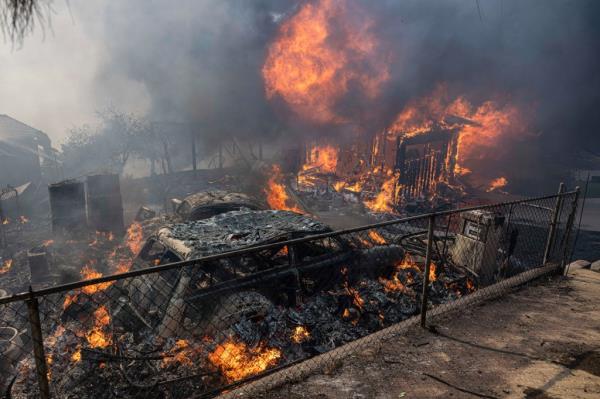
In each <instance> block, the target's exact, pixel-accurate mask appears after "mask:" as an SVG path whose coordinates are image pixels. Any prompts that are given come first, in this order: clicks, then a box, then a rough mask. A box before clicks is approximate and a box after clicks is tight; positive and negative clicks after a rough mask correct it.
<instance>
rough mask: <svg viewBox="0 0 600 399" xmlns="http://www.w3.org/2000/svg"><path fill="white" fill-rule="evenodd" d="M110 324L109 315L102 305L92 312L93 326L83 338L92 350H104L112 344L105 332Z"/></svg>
mask: <svg viewBox="0 0 600 399" xmlns="http://www.w3.org/2000/svg"><path fill="white" fill-rule="evenodd" d="M109 324H110V315H109V314H108V310H107V309H106V307H105V306H104V305H102V306H100V307H98V309H96V310H95V311H94V326H93V327H92V328H91V329H90V330H89V331H88V332H87V333H86V334H85V338H86V340H87V342H88V344H89V345H90V347H92V348H106V347H107V346H109V345H110V344H111V343H112V340H111V338H110V336H109V335H108V334H107V333H106V332H105V329H106V327H107V326H108V325H109Z"/></svg>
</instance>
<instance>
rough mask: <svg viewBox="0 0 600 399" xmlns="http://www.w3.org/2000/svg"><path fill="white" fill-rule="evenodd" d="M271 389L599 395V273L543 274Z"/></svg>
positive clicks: (298, 394)
mask: <svg viewBox="0 0 600 399" xmlns="http://www.w3.org/2000/svg"><path fill="white" fill-rule="evenodd" d="M431 330H432V331H426V330H421V329H415V330H413V331H410V332H409V333H407V334H404V335H403V336H399V337H396V338H393V339H391V340H389V341H386V342H384V344H383V345H381V346H380V347H372V348H367V349H364V350H363V351H362V352H361V353H358V354H357V355H355V356H352V357H349V358H346V359H345V360H344V361H343V362H342V363H340V364H337V365H335V366H333V367H332V368H331V369H328V370H324V371H323V372H322V373H320V374H315V375H312V376H310V377H309V378H307V379H306V380H303V381H301V382H297V383H295V384H289V385H285V386H283V387H281V388H279V389H277V390H275V391H271V392H269V393H267V394H265V395H264V396H263V398H269V399H271V398H290V399H297V398H314V399H330V398H331V399H333V398H353V399H354V398H375V399H388V398H390V399H391V398H528V399H533V398H536V399H558V398H600V273H595V272H592V271H589V270H577V271H574V272H573V273H572V274H571V275H570V276H569V277H567V278H564V277H553V278H544V279H543V280H540V281H537V282H535V283H532V284H531V285H529V286H528V287H524V288H521V289H520V290H518V291H515V292H513V293H510V294H508V295H506V296H504V297H502V298H500V299H497V300H495V301H492V302H487V303H484V304H480V305H478V306H476V307H475V308H472V309H470V310H468V311H467V312H464V313H462V314H460V315H454V316H449V317H446V318H445V319H441V320H438V321H437V322H436V324H435V325H434V326H433V328H432V329H431Z"/></svg>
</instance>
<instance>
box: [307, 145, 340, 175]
mask: <svg viewBox="0 0 600 399" xmlns="http://www.w3.org/2000/svg"><path fill="white" fill-rule="evenodd" d="M338 152H339V150H338V148H336V147H334V146H332V145H329V144H327V145H321V146H319V145H314V146H312V147H311V148H310V151H308V154H307V160H306V163H305V164H304V165H302V170H308V169H313V168H318V169H319V170H320V171H321V172H323V173H335V169H336V166H337V162H338Z"/></svg>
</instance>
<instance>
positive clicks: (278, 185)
mask: <svg viewBox="0 0 600 399" xmlns="http://www.w3.org/2000/svg"><path fill="white" fill-rule="evenodd" d="M283 180H284V177H283V174H282V172H281V167H280V166H279V165H273V166H272V167H271V174H270V176H269V179H268V181H267V187H266V188H265V190H264V191H265V194H266V196H267V203H268V204H269V207H271V209H279V210H285V211H293V212H298V213H303V212H302V210H301V209H300V208H299V207H298V206H296V205H294V204H293V203H292V200H291V199H290V197H289V194H288V192H287V188H286V186H285V184H284V182H283Z"/></svg>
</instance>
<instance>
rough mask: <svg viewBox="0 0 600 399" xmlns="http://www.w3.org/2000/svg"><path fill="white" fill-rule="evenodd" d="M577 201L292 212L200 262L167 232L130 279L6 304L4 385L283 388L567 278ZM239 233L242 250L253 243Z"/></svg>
mask: <svg viewBox="0 0 600 399" xmlns="http://www.w3.org/2000/svg"><path fill="white" fill-rule="evenodd" d="M577 198H578V191H571V192H563V190H561V193H560V194H558V195H553V196H548V197H541V198H535V199H529V200H523V201H514V202H507V203H502V204H497V205H489V206H479V207H473V208H468V209H461V210H453V211H446V212H439V213H433V214H428V215H423V216H418V217H410V218H404V219H398V220H393V221H388V222H384V223H379V224H376V225H371V226H364V227H360V228H355V229H349V230H343V231H337V232H331V231H324V232H321V233H318V231H319V230H320V229H321V226H322V225H320V224H319V223H318V222H316V221H311V219H310V218H308V217H301V216H298V215H296V216H293V215H294V214H292V213H279V214H278V215H280V216H279V217H290V218H293V217H296V218H301V219H302V220H301V221H302V223H300V222H298V223H296V225H297V226H299V227H298V228H297V229H296V230H294V229H290V231H289V234H288V235H287V236H286V237H284V238H279V239H278V240H275V242H270V243H268V244H261V245H259V246H255V247H252V248H243V249H239V250H235V251H230V252H226V253H216V254H214V255H209V256H204V257H202V258H199V259H193V260H189V261H176V260H177V259H178V257H177V256H176V254H175V252H177V251H179V252H184V251H185V249H186V248H188V247H186V246H185V245H183V244H185V243H186V242H188V241H186V239H184V238H181V237H179V238H180V239H179V240H174V239H173V237H171V239H170V240H169V239H166V238H164V237H162V239H161V238H160V237H159V236H157V237H155V238H153V239H150V240H149V241H148V242H147V244H146V245H145V246H144V248H143V249H142V251H141V252H140V254H139V256H138V258H137V259H136V260H135V261H134V267H133V268H132V270H131V271H129V272H127V273H123V274H119V275H114V276H106V277H100V278H97V279H92V280H89V281H83V282H77V283H72V284H67V285H63V286H58V287H52V288H48V289H43V290H38V291H30V292H26V293H22V294H17V295H13V296H11V297H5V298H1V299H0V387H1V389H2V392H3V393H5V394H7V395H10V397H12V398H26V397H42V398H47V397H60V398H63V397H64V398H69V397H73V398H75V397H77V398H88V397H90V398H91V397H93V398H123V397H131V398H136V397H162V398H187V397H195V398H203V397H206V398H208V397H214V396H217V395H219V394H223V393H226V392H230V393H231V392H232V390H233V392H236V391H235V389H239V390H242V391H246V392H249V390H250V389H251V388H252V387H256V386H259V385H260V381H257V380H258V379H261V381H269V384H270V385H269V386H272V385H273V384H276V383H278V382H282V381H285V380H289V379H290V378H293V377H297V376H298V375H299V374H300V373H302V372H308V371H310V370H314V369H315V368H316V367H318V366H319V365H322V364H324V362H327V361H332V360H333V359H336V358H339V357H341V356H344V355H345V354H348V353H351V352H352V351H354V350H356V349H357V348H359V347H360V346H362V345H364V344H366V343H368V342H372V341H373V340H377V339H381V338H382V337H385V336H389V335H392V334H397V333H398V332H400V331H401V330H402V329H403V328H405V327H406V326H408V325H416V324H418V323H421V325H423V326H426V325H427V323H429V322H430V321H431V320H432V319H433V318H434V317H436V316H437V315H439V314H442V313H446V312H449V311H452V310H457V309H459V308H460V306H461V305H463V306H464V305H465V304H468V303H470V302H473V301H475V300H480V299H483V298H489V297H492V296H495V295H500V294H501V293H502V292H504V291H505V290H506V289H507V288H510V287H514V286H517V285H520V284H523V283H524V282H526V281H529V280H531V279H533V278H535V277H538V276H540V275H543V274H547V273H550V272H556V271H561V270H562V268H564V265H565V263H566V260H567V259H568V257H569V255H570V251H571V244H572V237H573V234H572V233H573V231H572V226H573V220H574V217H575V211H576V204H577ZM264 212H270V211H264ZM282 215H283V216H282ZM285 215H288V216H285ZM273 223H277V221H273ZM200 224H201V223H200ZM307 226H308V227H307ZM267 227H268V226H267ZM231 231H233V232H232V233H231V234H230V235H229V236H227V237H226V238H227V239H228V240H229V241H235V240H244V239H246V238H247V237H246V236H247V234H251V233H249V232H248V231H244V230H243V229H237V230H236V229H232V230H231ZM315 231H316V232H317V233H315ZM205 233H206V232H205ZM209 233H210V232H209ZM179 234H183V233H181V232H180V233H179ZM215 234H216V233H215ZM188 238H190V237H188ZM182 243H183V244H182ZM205 244H206V243H203V242H200V241H197V242H195V245H199V246H202V245H205ZM267 375H269V377H268V378H263V377H265V376H267ZM253 381H254V383H253ZM266 386H267V385H264V384H263V388H264V387H266Z"/></svg>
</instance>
